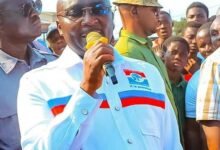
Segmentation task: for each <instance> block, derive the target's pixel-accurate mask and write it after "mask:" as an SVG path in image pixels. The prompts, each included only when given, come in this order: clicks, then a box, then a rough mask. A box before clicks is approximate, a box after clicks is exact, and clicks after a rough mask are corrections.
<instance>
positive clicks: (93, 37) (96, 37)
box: [85, 32, 118, 84]
mask: <svg viewBox="0 0 220 150" xmlns="http://www.w3.org/2000/svg"><path fill="white" fill-rule="evenodd" d="M86 42H87V44H86V47H85V48H86V50H88V49H89V48H91V47H92V46H93V45H96V44H97V43H98V42H102V43H105V44H108V43H109V40H108V38H106V37H103V36H102V35H101V34H100V33H98V32H90V33H88V34H87V36H86ZM103 68H104V71H105V75H106V76H108V77H110V78H111V80H112V83H113V84H117V83H118V80H117V78H116V75H115V68H114V66H113V65H112V63H111V62H107V63H105V64H104V65H103Z"/></svg>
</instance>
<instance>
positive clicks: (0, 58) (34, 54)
mask: <svg viewBox="0 0 220 150" xmlns="http://www.w3.org/2000/svg"><path fill="white" fill-rule="evenodd" d="M28 55H29V57H30V59H29V60H30V66H31V67H32V66H34V65H35V64H36V63H37V62H41V61H47V59H46V58H45V56H44V55H42V54H40V53H39V52H38V51H37V50H35V49H32V48H30V47H28ZM18 61H20V62H24V63H26V62H25V61H24V60H21V59H18V58H15V57H13V56H10V55H9V54H7V53H6V52H4V51H2V50H1V49H0V67H1V68H2V70H3V71H4V72H5V73H6V74H9V73H10V72H11V71H12V70H13V69H14V68H15V66H16V64H17V62H18Z"/></svg>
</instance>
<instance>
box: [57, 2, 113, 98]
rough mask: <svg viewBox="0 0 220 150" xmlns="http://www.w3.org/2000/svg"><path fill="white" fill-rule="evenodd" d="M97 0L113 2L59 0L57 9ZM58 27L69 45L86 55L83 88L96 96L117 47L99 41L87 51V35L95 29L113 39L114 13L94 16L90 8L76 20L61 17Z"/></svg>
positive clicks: (81, 54)
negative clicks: (114, 48) (105, 66)
mask: <svg viewBox="0 0 220 150" xmlns="http://www.w3.org/2000/svg"><path fill="white" fill-rule="evenodd" d="M94 3H103V4H105V5H110V2H109V1H108V0H58V3H57V12H58V14H60V13H62V11H64V10H66V9H68V8H73V7H79V6H80V7H83V8H85V7H91V5H92V4H94ZM57 25H58V30H59V32H60V34H61V36H63V37H64V39H65V41H66V42H67V45H68V46H69V47H70V48H71V49H72V50H73V51H74V52H75V53H76V54H78V55H79V56H80V57H82V58H83V78H82V81H81V84H80V87H81V88H82V89H83V90H84V91H85V92H86V93H88V94H89V95H91V96H93V95H94V94H95V93H96V90H97V89H98V88H99V87H100V86H101V85H102V81H103V77H104V74H105V73H104V71H103V68H102V66H103V65H104V64H105V63H106V62H112V61H113V60H114V56H113V48H112V47H110V45H109V44H104V43H97V44H95V45H94V46H92V47H91V48H90V49H88V50H87V51H85V48H84V47H85V45H86V40H85V37H86V35H87V34H88V33H89V32H91V31H96V32H99V33H100V34H101V35H102V36H105V37H107V38H108V39H111V38H112V33H113V16H112V13H111V12H109V13H108V14H107V15H93V14H91V13H89V11H86V12H85V14H84V16H83V17H81V18H79V19H77V21H73V19H72V18H68V17H65V16H58V20H57Z"/></svg>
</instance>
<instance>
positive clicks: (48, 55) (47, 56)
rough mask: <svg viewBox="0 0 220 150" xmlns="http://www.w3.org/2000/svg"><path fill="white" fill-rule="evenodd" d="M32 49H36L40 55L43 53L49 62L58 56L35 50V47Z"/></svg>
mask: <svg viewBox="0 0 220 150" xmlns="http://www.w3.org/2000/svg"><path fill="white" fill-rule="evenodd" d="M34 50H35V51H37V52H38V53H39V54H40V55H43V56H44V57H45V58H46V59H47V61H49V62H50V61H53V60H56V59H57V58H58V55H56V54H53V53H48V52H45V51H41V50H36V49H34Z"/></svg>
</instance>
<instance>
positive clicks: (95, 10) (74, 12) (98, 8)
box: [58, 4, 111, 21]
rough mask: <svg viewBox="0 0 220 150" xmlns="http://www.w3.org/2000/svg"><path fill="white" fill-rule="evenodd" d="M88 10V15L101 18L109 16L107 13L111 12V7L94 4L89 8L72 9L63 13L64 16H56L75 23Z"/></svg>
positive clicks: (59, 14)
mask: <svg viewBox="0 0 220 150" xmlns="http://www.w3.org/2000/svg"><path fill="white" fill-rule="evenodd" d="M88 10H89V12H90V14H93V15H95V16H103V15H107V14H109V12H110V11H111V6H107V5H104V4H95V5H92V6H89V7H74V8H70V9H68V10H65V11H63V12H64V15H62V14H61V13H62V12H60V13H58V16H62V17H68V18H69V19H71V20H73V21H77V20H78V19H80V18H82V17H83V16H84V15H85V14H86V11H88Z"/></svg>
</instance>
